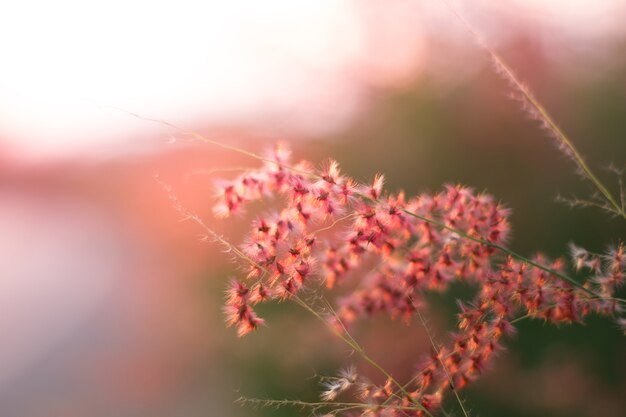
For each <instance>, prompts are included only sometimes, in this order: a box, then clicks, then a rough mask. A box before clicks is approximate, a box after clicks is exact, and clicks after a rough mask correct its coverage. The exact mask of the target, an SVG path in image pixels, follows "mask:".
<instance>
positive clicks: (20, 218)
mask: <svg viewBox="0 0 626 417" xmlns="http://www.w3.org/2000/svg"><path fill="white" fill-rule="evenodd" d="M590 36H591V35H590ZM553 41H554V39H553ZM428 45H429V48H430V50H431V51H435V52H432V53H431V55H429V56H430V57H431V58H430V60H428V61H426V65H425V68H426V69H425V70H424V71H423V73H422V74H421V75H420V76H419V77H417V79H415V80H411V81H410V82H409V83H408V84H401V85H398V86H394V87H393V88H390V87H388V86H387V87H386V88H382V87H381V88H377V87H373V88H371V89H369V90H368V94H369V97H368V103H370V104H369V106H368V107H367V110H366V111H364V112H363V113H361V114H360V115H359V116H358V117H357V118H356V119H354V120H353V121H352V122H351V123H350V124H348V125H346V127H344V128H342V129H340V130H335V131H333V132H332V133H326V134H325V135H324V136H319V135H318V136H312V135H308V136H306V137H304V136H303V135H300V136H299V137H295V135H294V136H293V137H291V136H290V137H282V138H281V139H287V140H289V141H290V142H292V144H293V145H292V146H293V147H294V148H295V149H294V150H295V154H296V156H299V157H303V158H307V159H310V160H313V161H316V162H321V161H322V160H324V159H325V158H327V157H331V156H332V157H334V158H336V159H337V160H338V161H340V163H341V164H342V167H343V169H344V170H345V171H346V172H348V173H349V174H351V175H352V176H354V177H355V178H357V179H360V180H367V179H369V178H371V177H372V176H373V175H374V174H375V173H376V172H384V173H385V174H386V177H387V179H388V184H389V187H390V189H394V190H395V189H400V188H402V189H405V190H406V191H407V192H409V193H416V192H419V191H424V190H432V191H436V190H438V189H439V188H440V187H441V185H442V184H444V183H446V182H461V183H463V184H467V185H470V186H473V187H475V188H477V189H479V190H487V191H488V192H490V193H492V194H494V195H496V196H497V197H498V198H499V199H501V200H502V201H503V202H505V203H506V204H507V205H508V206H509V207H511V208H512V210H513V217H512V224H513V231H514V233H513V240H512V247H513V249H515V250H516V251H519V252H521V253H524V254H532V253H533V252H535V251H538V250H540V251H543V252H545V253H547V254H549V255H551V256H558V255H562V254H564V253H565V251H566V248H567V243H568V242H569V241H574V242H576V243H577V244H579V245H582V246H585V247H588V248H589V249H591V250H594V251H602V250H603V248H604V247H605V245H607V244H608V243H614V242H616V241H618V240H619V239H622V240H623V239H625V238H626V224H625V222H624V221H620V220H611V219H609V218H607V216H606V215H605V214H604V213H601V212H599V211H597V210H593V209H588V210H584V211H579V210H571V209H569V208H566V207H564V206H562V205H560V204H558V203H556V202H555V201H554V199H555V197H556V195H557V194H558V193H560V194H563V195H566V196H569V195H572V194H575V195H578V196H581V197H584V196H586V195H588V193H589V190H590V189H589V187H587V186H586V185H584V184H582V183H581V181H580V180H579V178H577V177H576V176H575V175H574V173H573V166H572V164H571V163H570V161H568V160H567V159H566V158H564V157H563V156H562V155H561V154H559V153H558V151H557V150H556V149H555V147H554V146H553V144H552V143H551V141H550V139H549V138H547V137H546V135H545V134H544V133H543V132H542V131H541V130H540V129H539V128H538V127H537V126H536V124H535V123H534V122H533V121H531V120H529V119H528V118H527V117H525V116H524V113H523V112H521V111H520V109H519V106H518V104H517V103H516V102H515V101H512V100H509V99H508V98H507V94H508V92H509V90H508V88H507V86H506V83H505V82H504V81H502V80H501V79H499V78H498V76H497V75H494V74H493V72H492V71H491V69H490V68H489V63H488V62H487V58H486V57H485V56H484V55H482V54H480V53H479V52H476V50H475V49H473V48H474V46H473V44H472V43H471V41H468V42H466V43H465V44H461V45H462V46H460V47H459V46H458V45H457V46H453V45H450V44H448V43H447V42H443V41H441V44H438V43H437V42H436V41H433V40H431V42H429V44H428ZM548 45H550V46H553V45H554V44H549V43H548ZM568 45H569V44H568ZM602 45H603V47H602V48H601V49H597V48H595V47H594V48H590V49H589V50H582V51H581V50H577V51H569V54H568V53H566V52H567V51H561V52H562V53H563V55H564V57H563V56H561V57H557V56H555V55H557V54H559V53H560V52H559V51H558V50H557V51H555V50H554V49H552V48H546V43H545V42H544V40H540V39H537V38H535V37H533V36H532V34H530V35H524V36H522V35H520V36H518V37H512V38H509V39H507V40H506V43H505V44H504V45H503V46H500V50H502V52H503V55H504V56H505V57H506V58H507V60H509V62H510V63H511V64H512V66H513V67H514V68H516V69H517V70H518V71H519V73H520V75H521V77H522V78H523V79H525V80H527V81H528V83H529V84H530V85H531V86H532V88H533V90H534V91H535V92H536V94H537V96H538V97H539V98H540V99H541V100H542V101H543V102H544V104H545V105H546V107H547V108H548V109H550V110H551V112H552V113H553V114H554V116H555V118H556V120H558V121H559V123H560V124H561V125H562V127H563V128H564V130H565V131H566V132H567V133H568V134H570V136H571V137H572V138H573V140H574V141H575V143H576V144H577V146H578V147H579V148H580V150H581V152H582V154H583V155H585V156H586V157H587V159H588V161H589V162H590V165H591V166H593V167H595V168H596V171H598V172H599V173H600V175H601V176H602V178H603V179H605V180H606V182H607V183H609V184H611V185H614V184H615V182H614V178H612V177H611V175H610V174H608V173H606V172H604V171H603V170H602V167H605V166H607V165H608V164H609V163H611V162H613V163H614V164H616V165H618V166H624V164H625V163H626V116H625V115H626V54H624V51H625V50H626V40H624V39H623V38H620V37H613V38H611V41H610V42H604V41H603V43H602ZM455 54H456V57H457V58H456V59H446V58H445V57H446V56H448V57H449V56H452V55H455ZM557 58H559V59H557ZM337 105H338V106H339V105H340V103H338V104H337ZM330 110H332V108H331V109H330ZM146 123H148V122H146ZM276 123H280V121H277V122H276ZM196 128H197V129H198V130H202V131H214V130H213V126H197V127H196ZM223 132H225V133H224V135H223V137H224V140H225V141H228V142H229V143H236V144H239V145H242V146H244V147H246V148H248V149H252V150H260V149H261V148H262V147H263V146H264V142H266V141H267V140H268V136H271V138H270V139H275V136H272V135H267V134H264V135H263V137H262V138H260V137H259V136H258V135H254V132H251V131H250V129H249V128H248V129H237V128H233V127H232V126H231V127H227V128H224V129H223ZM166 135H167V133H166V132H164V133H163V137H166ZM160 139H161V138H159V140H160ZM160 143H165V141H161V142H160ZM249 163H250V162H249V161H247V160H246V159H245V158H243V157H240V156H235V155H231V154H228V153H225V152H223V151H218V150H216V149H215V148H211V147H210V146H208V145H207V146H204V145H202V146H201V145H187V144H186V142H185V141H179V142H176V143H173V144H167V145H165V144H163V145H162V146H159V148H158V149H157V150H156V151H153V152H150V153H141V154H137V155H131V156H128V155H127V156H123V157H116V158H110V159H107V160H99V161H97V162H95V161H90V162H75V161H71V162H54V163H49V164H40V165H37V166H34V167H33V166H22V165H18V164H14V163H12V161H11V160H9V159H7V160H6V161H5V162H4V163H3V164H2V165H0V230H1V231H2V232H1V234H0V252H1V255H0V335H2V336H1V337H0V340H2V342H1V343H0V415H2V416H7V417H12V416H16V417H17V416H26V417H40V416H42V417H43V416H55V417H56V416H94V417H98V416H103V417H104V416H112V415H114V416H128V417H135V416H185V417H195V416H216V417H221V416H244V415H245V416H283V415H284V416H291V415H294V414H295V412H294V411H293V410H280V411H275V410H254V409H250V408H243V409H242V408H240V407H238V406H236V405H233V400H234V399H236V398H237V397H239V396H240V395H246V396H249V397H265V398H299V399H309V400H312V399H315V395H316V392H317V389H318V385H317V383H316V381H315V380H314V379H313V378H311V377H312V376H314V375H315V374H316V373H317V374H319V373H322V374H323V373H331V372H334V371H335V369H336V367H338V366H341V365H342V364H344V363H345V362H347V361H351V360H354V358H350V357H349V356H348V352H347V351H346V349H345V348H344V346H342V345H341V344H340V343H339V342H338V341H336V340H334V339H333V337H332V336H331V335H329V334H327V333H326V332H325V331H324V330H323V329H322V328H321V326H320V325H319V324H318V323H316V322H315V321H314V320H312V319H310V318H308V317H307V316H306V315H304V314H303V313H301V312H299V311H298V310H297V309H295V308H294V307H293V306H289V305H278V306H271V307H266V309H265V310H263V311H262V313H263V315H264V317H265V318H266V319H267V321H268V323H270V326H268V328H266V329H263V330H262V331H261V332H258V333H256V334H253V335H251V336H248V337H246V338H244V339H243V340H238V339H237V338H236V336H235V334H234V331H232V329H225V328H224V325H223V323H222V315H221V311H220V309H221V305H220V304H221V298H222V291H223V288H224V284H225V282H226V280H227V277H228V276H229V275H231V274H233V273H234V272H236V269H235V268H234V267H233V266H232V265H231V264H229V263H228V262H226V261H225V259H223V255H221V253H220V248H219V247H216V246H214V245H211V244H208V243H206V242H202V240H201V231H200V230H198V228H197V227H196V226H195V225H193V224H191V223H181V222H179V220H180V215H179V214H178V213H176V212H175V211H174V210H173V209H172V207H171V204H170V203H169V201H168V199H167V196H166V195H165V193H164V192H163V190H162V188H161V187H160V186H159V185H158V184H157V183H156V182H155V181H154V178H153V176H154V173H155V172H158V173H159V175H160V177H161V178H162V179H163V180H164V181H166V182H168V183H170V184H171V185H172V187H173V189H174V190H175V191H176V192H177V194H179V195H180V198H181V200H182V201H183V202H184V204H185V205H187V206H188V207H190V208H192V209H193V210H195V211H197V212H198V213H199V214H201V215H202V216H203V217H205V218H207V219H210V218H211V211H210V206H211V193H212V191H211V188H210V184H211V181H210V180H209V179H207V178H206V177H203V176H192V177H190V178H186V177H187V175H188V174H190V173H193V172H195V171H197V170H200V169H214V168H219V167H232V166H240V165H242V164H249ZM229 222H230V221H229ZM230 223H232V222H230ZM244 223H245V221H242V222H241V223H240V224H239V226H232V225H225V224H223V223H215V227H216V228H218V229H219V230H223V231H224V232H225V233H227V234H228V235H229V236H232V240H234V241H237V237H238V236H241V233H242V231H243V230H244V227H245V224H244ZM470 292H471V289H467V288H455V289H454V291H453V292H452V294H450V295H449V296H447V297H435V300H434V301H433V303H434V305H435V307H436V310H437V312H436V313H432V314H431V317H429V318H430V319H431V320H432V321H433V324H434V326H435V327H436V328H437V329H438V331H439V334H440V337H444V335H445V331H446V329H450V328H451V326H452V323H453V314H454V297H460V296H466V295H467V294H468V293H470ZM356 336H357V338H359V339H360V340H362V341H363V343H364V345H365V346H366V348H367V350H368V351H369V352H371V354H372V356H374V357H375V358H377V359H380V360H381V362H382V363H383V364H384V365H385V366H386V367H388V368H389V369H390V370H391V371H392V372H393V373H394V375H397V376H398V377H400V379H403V378H408V377H409V375H410V372H411V364H413V363H415V362H416V359H417V358H419V357H420V356H421V352H426V350H427V347H426V343H425V338H424V334H423V331H422V330H421V329H420V326H419V325H417V324H416V323H414V324H412V325H411V326H410V327H406V325H404V324H402V323H391V324H390V323H389V321H388V320H386V319H384V318H380V319H377V320H375V321H374V324H373V325H372V327H360V328H358V329H357V331H356ZM507 345H508V347H509V349H508V351H506V352H505V353H504V354H503V355H502V358H501V359H499V360H498V361H497V362H496V364H495V366H494V369H492V370H491V371H489V372H487V373H486V375H485V377H484V378H482V379H481V380H480V381H478V382H477V383H476V384H474V385H473V386H472V387H471V388H470V389H469V390H468V391H466V392H464V393H463V395H464V396H465V397H466V398H467V403H468V404H469V405H470V408H471V409H472V410H473V415H481V416H503V415H505V416H510V417H516V416H520V417H522V416H524V417H539V416H557V417H558V416H568V417H575V416H581V417H582V416H603V417H613V416H614V417H620V416H623V415H624V410H626V400H625V399H624V397H623V393H624V392H626V359H625V358H626V355H625V354H624V353H625V352H626V338H624V337H623V336H622V335H620V333H619V331H618V330H617V329H616V328H615V326H614V325H613V324H612V323H609V322H608V321H605V320H590V321H589V323H588V324H587V325H586V326H572V327H567V328H560V329H556V328H553V327H552V326H546V325H543V324H541V323H532V322H525V323H521V324H520V326H519V335H518V336H517V337H516V338H515V339H514V340H510V341H509V342H508V343H507ZM407 364H408V365H407ZM365 372H368V371H365ZM370 375H371V376H372V377H375V374H374V373H373V372H372V373H371V374H370ZM451 406H453V404H451Z"/></svg>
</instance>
